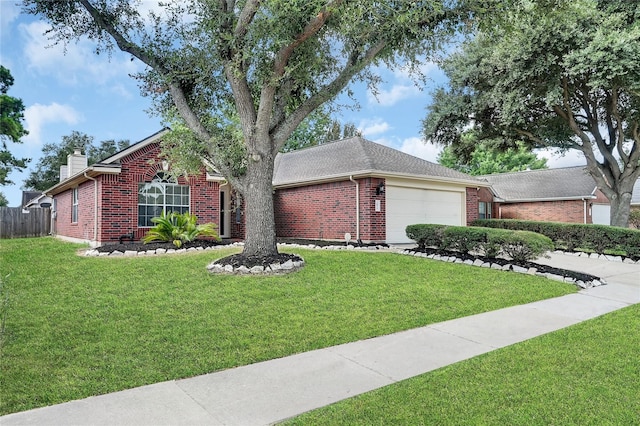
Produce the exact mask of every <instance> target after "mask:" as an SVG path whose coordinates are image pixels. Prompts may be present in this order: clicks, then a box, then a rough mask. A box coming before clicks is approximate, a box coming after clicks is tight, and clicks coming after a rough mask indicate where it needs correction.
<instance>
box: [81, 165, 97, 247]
mask: <svg viewBox="0 0 640 426" xmlns="http://www.w3.org/2000/svg"><path fill="white" fill-rule="evenodd" d="M84 177H86V178H87V179H89V180H92V181H93V242H94V243H96V244H97V243H98V180H97V179H94V178H92V177H89V176H88V175H87V172H84Z"/></svg>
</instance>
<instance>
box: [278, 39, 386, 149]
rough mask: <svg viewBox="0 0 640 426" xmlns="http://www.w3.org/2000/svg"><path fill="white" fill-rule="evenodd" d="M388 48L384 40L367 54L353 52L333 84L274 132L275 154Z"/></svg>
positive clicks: (316, 95)
mask: <svg viewBox="0 0 640 426" xmlns="http://www.w3.org/2000/svg"><path fill="white" fill-rule="evenodd" d="M386 46H387V41H386V40H384V39H381V40H378V41H377V43H374V44H373V45H372V46H371V47H369V49H367V51H366V52H364V53H363V54H362V55H360V53H361V52H360V51H359V50H356V51H354V52H352V54H351V56H350V57H349V58H348V60H347V61H346V62H345V66H344V68H343V69H342V70H341V71H340V73H339V74H338V75H337V76H336V78H335V79H333V80H332V81H331V82H329V83H327V84H326V85H325V86H324V87H323V88H321V89H320V90H318V91H317V92H316V93H315V94H314V95H313V96H311V97H309V98H308V99H307V100H306V101H305V102H304V103H303V104H302V105H301V106H300V107H298V108H297V109H296V111H295V112H294V113H293V114H291V115H290V116H288V117H287V118H286V119H285V120H284V121H283V122H281V123H279V124H278V125H277V126H276V127H275V128H274V129H273V131H272V135H273V139H274V141H275V146H274V148H273V149H274V151H273V152H274V153H275V152H278V151H279V150H280V149H281V148H282V147H283V146H284V144H285V142H286V140H287V137H288V135H289V134H291V132H292V131H293V130H294V129H295V128H296V127H297V126H298V125H299V124H300V123H301V122H302V121H303V120H304V118H305V117H306V116H307V115H308V114H309V113H311V111H313V110H314V109H316V108H317V107H318V106H320V105H322V104H323V103H324V102H326V101H328V100H329V99H331V97H333V96H335V94H337V93H339V92H340V91H342V89H344V88H345V87H346V86H347V84H348V83H349V81H351V78H352V77H353V76H354V75H356V74H358V73H359V72H360V71H362V70H363V69H364V68H365V67H366V66H367V65H369V64H370V63H371V62H373V60H374V59H375V58H376V56H377V55H378V53H380V51H382V49H384V48H385V47H386Z"/></svg>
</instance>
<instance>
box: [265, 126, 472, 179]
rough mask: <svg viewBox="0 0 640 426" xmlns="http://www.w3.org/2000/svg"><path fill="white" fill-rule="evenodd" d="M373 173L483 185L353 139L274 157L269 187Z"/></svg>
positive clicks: (422, 161)
mask: <svg viewBox="0 0 640 426" xmlns="http://www.w3.org/2000/svg"><path fill="white" fill-rule="evenodd" d="M373 174H375V175H379V176H385V175H386V176H389V175H392V176H409V177H416V178H420V179H424V178H431V179H435V180H443V181H458V182H464V183H469V182H471V183H473V184H481V185H482V183H483V182H482V181H479V180H477V179H476V178H474V177H473V176H470V175H467V174H465V173H461V172H458V171H456V170H452V169H449V168H447V167H444V166H441V165H439V164H435V163H431V162H429V161H426V160H423V159H421V158H418V157H414V156H413V155H409V154H405V153H404V152H401V151H398V150H397V149H393V148H389V147H387V146H384V145H381V144H378V143H375V142H371V141H369V140H366V139H364V138H362V137H359V136H355V137H351V138H347V139H342V140H339V141H335V142H330V143H326V144H323V145H318V146H314V147H310V148H305V149H301V150H298V151H292V152H288V153H284V154H278V156H277V157H276V162H275V170H274V178H273V184H274V186H281V185H293V184H298V183H308V182H313V181H322V180H331V179H338V178H345V177H349V176H355V175H373Z"/></svg>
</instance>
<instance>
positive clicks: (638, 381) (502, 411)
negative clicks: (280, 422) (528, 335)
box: [286, 305, 640, 426]
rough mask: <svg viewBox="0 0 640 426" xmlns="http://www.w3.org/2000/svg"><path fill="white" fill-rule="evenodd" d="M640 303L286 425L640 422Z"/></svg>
mask: <svg viewBox="0 0 640 426" xmlns="http://www.w3.org/2000/svg"><path fill="white" fill-rule="evenodd" d="M639 348H640V305H634V306H631V307H629V308H626V309H622V310H620V311H616V312H613V313H611V314H608V315H605V316H602V317H599V318H595V319H593V320H590V321H586V322H583V323H580V324H577V325H575V326H573V327H569V328H566V329H563V330H560V331H557V332H554V333H551V334H547V335H544V336H541V337H538V338H535V339H532V340H528V341H526V342H523V343H520V344H517V345H514V346H509V347H507V348H504V349H500V350H497V351H494V352H490V353H488V354H485V355H481V356H478V357H476V358H472V359H470V360H467V361H463V362H460V363H458V364H453V365H450V366H448V367H445V368H442V369H439V370H436V371H434V372H431V373H427V374H424V375H422V376H418V377H415V378H412V379H408V380H405V381H404V382H401V383H399V384H396V385H391V386H387V387H385V388H381V389H379V390H376V391H373V392H370V393H367V394H363V395H361V396H359V397H355V398H352V399H349V400H345V401H342V402H339V403H337V404H334V405H331V406H329V407H325V408H321V409H318V410H316V411H313V412H311V413H307V414H305V415H302V416H300V417H298V418H296V419H293V420H291V421H290V422H288V423H286V424H287V425H305V426H307V425H327V424H330V425H406V424H411V425H436V424H438V425H527V426H528V425H581V426H582V425H594V426H596V425H597V426H600V425H637V424H639V423H640V356H639V353H638V349H639Z"/></svg>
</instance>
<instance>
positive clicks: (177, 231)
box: [142, 212, 220, 248]
mask: <svg viewBox="0 0 640 426" xmlns="http://www.w3.org/2000/svg"><path fill="white" fill-rule="evenodd" d="M151 222H153V223H155V226H154V227H153V228H151V229H150V230H149V231H148V232H147V234H146V235H145V236H144V237H143V238H142V241H143V242H144V243H145V244H146V243H150V242H153V241H166V242H171V243H173V245H174V246H176V247H178V248H180V247H182V244H184V243H185V242H187V241H193V240H195V239H196V238H198V237H200V236H206V237H213V238H215V239H216V240H219V239H220V237H219V236H218V232H217V226H216V225H215V224H214V223H205V224H203V225H198V224H197V222H198V218H197V217H196V215H194V214H191V213H188V212H186V213H182V214H180V213H176V212H169V214H166V215H165V213H164V212H162V215H160V217H154V218H153V219H151Z"/></svg>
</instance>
